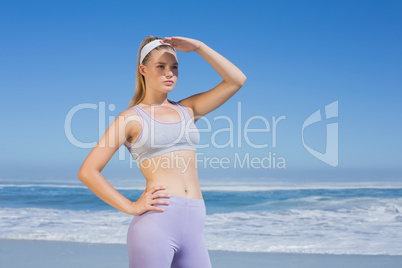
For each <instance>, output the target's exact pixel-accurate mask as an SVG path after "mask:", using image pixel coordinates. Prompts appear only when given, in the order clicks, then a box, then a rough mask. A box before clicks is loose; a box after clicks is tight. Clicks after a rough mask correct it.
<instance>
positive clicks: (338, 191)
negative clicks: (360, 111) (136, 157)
mask: <svg viewBox="0 0 402 268" xmlns="http://www.w3.org/2000/svg"><path fill="white" fill-rule="evenodd" d="M116 188H117V189H118V190H119V191H120V192H121V193H122V194H123V195H125V196H126V197H127V198H129V199H131V200H136V199H137V198H138V197H139V196H140V195H141V193H142V191H143V188H142V187H116ZM202 190H203V196H204V199H205V203H206V207H207V218H206V222H205V239H206V241H207V246H208V249H210V250H228V251H242V252H294V253H327V254H367V255H377V254H386V255H402V185H393V184H389V185H385V184H383V183H379V184H365V185H364V184H361V183H356V184H350V183H349V184H343V185H341V184H335V185H318V184H311V185H302V186H299V185H294V184H289V185H287V186H283V185H279V186H273V185H257V184H251V183H249V184H247V185H246V184H244V183H230V184H217V183H215V184H209V185H204V186H202ZM131 220H132V216H130V215H126V214H124V213H122V212H120V211H118V210H116V209H114V208H112V207H110V206H109V205H107V204H105V203H104V202H103V201H101V200H100V199H99V198H97V197H96V196H95V195H94V194H93V193H92V192H91V191H89V190H88V189H87V188H86V187H85V186H84V185H83V184H80V183H79V182H78V183H63V184H60V183H40V182H37V183H29V184H28V183H15V182H11V181H5V180H0V238H7V239H37V240H55V241H76V242H90V243H120V244H125V243H126V233H127V229H128V226H129V224H130V222H131Z"/></svg>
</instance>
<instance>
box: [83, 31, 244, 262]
mask: <svg viewBox="0 0 402 268" xmlns="http://www.w3.org/2000/svg"><path fill="white" fill-rule="evenodd" d="M176 49H177V50H180V51H183V52H190V51H195V52H197V53H198V54H200V55H201V56H202V57H203V58H204V59H205V60H206V61H207V62H208V63H209V64H210V65H211V66H212V67H213V68H214V69H215V70H216V71H217V72H218V74H219V75H220V76H221V77H222V79H223V81H222V82H221V83H219V84H218V85H217V86H216V87H214V88H212V89H211V90H208V91H206V92H203V93H199V94H195V95H192V96H190V97H187V98H185V99H183V100H180V101H178V102H175V101H171V100H169V99H168V93H169V92H171V91H172V90H173V88H174V86H175V84H176V82H177V78H178V75H179V72H178V61H177V54H176ZM136 79H137V80H136V91H135V94H134V96H133V98H132V100H131V102H130V104H129V109H128V110H126V111H123V112H121V113H120V114H119V116H118V117H117V118H116V119H115V120H114V121H113V122H112V123H111V124H110V126H109V128H108V129H107V131H106V133H105V134H104V136H103V137H102V138H101V140H100V141H99V142H98V144H97V145H96V146H95V147H94V148H93V149H92V151H91V152H90V154H89V155H88V157H87V158H86V159H85V161H84V163H83V164H82V166H81V168H80V170H79V173H78V178H79V179H80V180H81V181H82V182H83V183H84V184H85V185H86V186H87V187H88V188H89V189H90V190H91V191H93V192H94V193H95V194H96V195H97V196H98V197H99V198H101V199H102V200H103V201H105V202H106V203H108V204H109V205H111V206H113V207H115V208H116V209H118V210H120V211H122V212H124V213H127V214H130V215H133V216H134V218H133V220H132V222H131V225H130V227H129V230H128V234H127V246H128V251H129V263H130V267H135V268H137V267H138V268H148V267H149V268H155V267H182V268H190V267H191V268H198V267H199V268H207V267H211V263H210V259H209V255H208V251H207V248H206V245H205V241H204V233H203V228H204V220H205V215H206V211H205V203H204V200H203V196H202V193H201V190H200V186H199V182H198V173H197V166H196V163H197V161H196V147H197V144H198V142H199V138H200V137H199V133H198V131H197V128H196V127H195V125H194V123H195V122H196V121H197V120H198V119H199V118H200V117H202V116H204V115H206V114H208V113H209V112H211V111H213V110H215V109H216V108H218V107H219V106H221V105H222V104H223V103H225V102H226V101H227V100H228V99H229V98H230V97H232V96H233V95H234V94H235V93H236V92H237V91H238V90H239V89H240V88H241V87H242V85H243V84H244V82H245V81H246V77H245V75H244V74H243V73H242V72H241V71H240V70H239V69H238V68H237V67H236V66H234V65H233V64H232V63H231V62H229V61H228V60H227V59H225V58H224V57H222V56H221V55H220V54H218V53H217V52H215V51H214V50H212V49H211V48H209V47H208V46H207V45H206V44H204V43H203V42H201V41H198V40H195V39H191V38H186V37H178V36H174V37H165V38H164V39H161V38H157V37H152V36H147V37H146V38H145V39H144V40H143V41H142V43H141V46H140V49H139V54H138V64H137V78H136ZM123 144H124V145H125V146H126V147H127V148H128V150H129V151H130V153H131V154H132V156H133V157H134V159H135V160H136V161H137V162H138V163H139V168H140V170H141V172H142V174H143V175H144V177H145V179H146V188H145V190H144V192H143V193H142V195H141V196H140V197H139V198H138V200H137V201H135V202H132V201H130V200H128V199H127V198H125V197H124V196H123V195H121V194H120V193H119V192H118V191H116V190H115V189H114V188H113V187H112V186H111V185H110V184H109V183H108V182H107V180H106V179H105V178H104V177H103V176H102V175H101V173H100V172H101V171H102V169H103V168H104V167H105V165H106V164H107V162H108V161H109V160H110V158H111V157H112V156H113V155H114V153H115V152H116V150H118V149H119V147H120V146H121V145H123Z"/></svg>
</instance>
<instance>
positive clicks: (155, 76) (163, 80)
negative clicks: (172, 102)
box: [142, 49, 179, 93]
mask: <svg viewBox="0 0 402 268" xmlns="http://www.w3.org/2000/svg"><path fill="white" fill-rule="evenodd" d="M151 53H152V54H151V58H150V60H149V62H148V64H147V66H145V68H143V69H142V70H143V72H142V74H143V75H144V77H145V82H146V87H147V90H156V91H159V92H161V93H168V92H170V91H172V90H173V88H174V86H175V85H176V82H177V77H178V76H179V70H178V62H177V55H176V52H174V51H172V50H170V49H161V50H153V51H152V52H151Z"/></svg>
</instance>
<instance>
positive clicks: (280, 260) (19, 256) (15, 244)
mask: <svg viewBox="0 0 402 268" xmlns="http://www.w3.org/2000/svg"><path fill="white" fill-rule="evenodd" d="M210 257H211V262H212V267H214V268H226V267H228V268H229V267H231V268H241V267H262V268H263V267H277V268H291V267H292V268H293V267H294V268H303V267H306V268H307V267H309V268H314V267H317V268H318V267H320V268H321V267H326V268H330V267H334V268H335V267H343V268H348V267H350V268H352V267H353V268H356V267H366V268H367V267H373V268H374V267H401V265H402V256H387V255H329V254H293V253H245V252H229V251H215V250H213V251H210ZM0 267H3V268H9V267H10V268H19V267H41V268H50V267H57V268H64V267H65V268H67V267H69V268H71V267H86V268H91V267H94V268H95V267H97V268H100V267H128V258H127V253H126V246H125V245H119V244H90V243H76V242H53V241H38V240H35V241H34V240H8V239H0ZM189 268H191V267H189Z"/></svg>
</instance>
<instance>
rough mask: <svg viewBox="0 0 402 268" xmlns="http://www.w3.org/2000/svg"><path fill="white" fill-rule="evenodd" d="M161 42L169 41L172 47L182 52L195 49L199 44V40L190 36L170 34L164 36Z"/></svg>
mask: <svg viewBox="0 0 402 268" xmlns="http://www.w3.org/2000/svg"><path fill="white" fill-rule="evenodd" d="M163 42H165V43H169V44H170V45H171V46H172V47H174V48H175V49H177V50H180V51H183V52H190V51H194V50H197V49H198V48H199V47H200V46H201V42H200V41H198V40H195V39H192V38H187V37H181V36H172V37H165V38H164V39H163Z"/></svg>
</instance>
